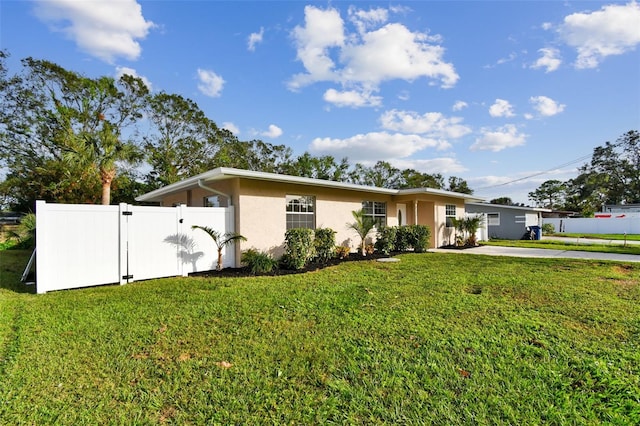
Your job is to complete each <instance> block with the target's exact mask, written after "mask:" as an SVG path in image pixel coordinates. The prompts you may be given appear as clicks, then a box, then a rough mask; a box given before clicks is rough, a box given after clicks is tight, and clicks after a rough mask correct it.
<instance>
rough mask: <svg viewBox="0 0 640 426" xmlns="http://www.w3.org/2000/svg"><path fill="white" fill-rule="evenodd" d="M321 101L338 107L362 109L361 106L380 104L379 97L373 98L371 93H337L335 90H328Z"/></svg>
mask: <svg viewBox="0 0 640 426" xmlns="http://www.w3.org/2000/svg"><path fill="white" fill-rule="evenodd" d="M323 99H324V100H325V101H326V102H329V103H332V104H334V105H335V106H338V107H345V106H346V107H353V108H358V107H363V106H379V105H381V103H382V98H381V97H380V96H373V95H372V94H371V93H367V92H364V91H356V90H345V91H343V92H338V91H337V90H335V89H329V90H327V91H326V92H325V93H324V96H323Z"/></svg>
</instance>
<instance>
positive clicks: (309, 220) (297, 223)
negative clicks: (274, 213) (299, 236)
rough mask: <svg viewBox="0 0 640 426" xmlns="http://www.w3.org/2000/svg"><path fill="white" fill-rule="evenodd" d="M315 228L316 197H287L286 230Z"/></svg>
mask: <svg viewBox="0 0 640 426" xmlns="http://www.w3.org/2000/svg"><path fill="white" fill-rule="evenodd" d="M315 227H316V197H314V196H312V195H287V229H293V228H309V229H315Z"/></svg>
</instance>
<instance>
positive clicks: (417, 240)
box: [407, 225, 431, 253]
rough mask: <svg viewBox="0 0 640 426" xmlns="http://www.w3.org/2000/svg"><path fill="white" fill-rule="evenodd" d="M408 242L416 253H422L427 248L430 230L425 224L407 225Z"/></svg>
mask: <svg viewBox="0 0 640 426" xmlns="http://www.w3.org/2000/svg"><path fill="white" fill-rule="evenodd" d="M407 228H409V235H410V244H411V246H412V247H413V251H415V252H416V253H424V252H425V251H427V249H428V248H429V238H430V237H431V230H430V229H429V227H428V226H426V225H409V226H408V227H407Z"/></svg>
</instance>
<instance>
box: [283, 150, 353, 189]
mask: <svg viewBox="0 0 640 426" xmlns="http://www.w3.org/2000/svg"><path fill="white" fill-rule="evenodd" d="M348 170H349V161H348V160H347V159H346V158H343V159H342V160H341V161H340V163H339V164H338V163H336V160H335V158H334V157H332V156H330V155H325V156H322V157H314V156H312V155H311V154H309V153H308V152H305V153H304V154H302V155H300V156H299V157H298V158H296V159H295V161H292V162H291V163H289V164H288V165H286V166H285V167H284V173H286V174H288V175H292V176H301V177H308V178H314V179H324V180H332V181H336V182H341V181H344V180H345V179H346V178H347V171H348Z"/></svg>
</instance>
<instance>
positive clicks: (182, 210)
mask: <svg viewBox="0 0 640 426" xmlns="http://www.w3.org/2000/svg"><path fill="white" fill-rule="evenodd" d="M176 209H177V210H176V213H177V218H176V219H177V220H178V233H177V235H179V236H180V235H186V234H184V231H185V229H184V221H185V218H186V216H187V215H188V214H189V213H188V210H187V205H186V204H180V205H178V206H176ZM187 222H188V221H187ZM187 231H188V230H187ZM176 251H177V250H176ZM178 268H179V271H178V272H180V275H181V276H183V277H186V276H188V275H189V273H188V272H187V269H186V268H185V267H184V262H183V261H182V260H180V262H179V263H178Z"/></svg>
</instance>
